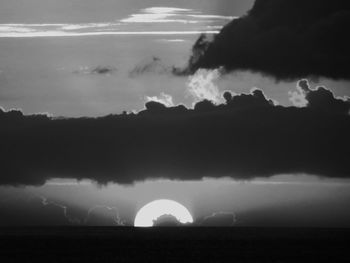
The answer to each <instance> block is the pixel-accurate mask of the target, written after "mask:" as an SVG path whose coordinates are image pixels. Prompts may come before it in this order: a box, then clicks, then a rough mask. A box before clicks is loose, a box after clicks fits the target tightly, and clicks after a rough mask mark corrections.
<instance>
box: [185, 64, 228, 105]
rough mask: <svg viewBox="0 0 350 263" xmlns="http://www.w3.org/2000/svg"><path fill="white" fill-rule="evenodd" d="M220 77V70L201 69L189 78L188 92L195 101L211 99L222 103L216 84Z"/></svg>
mask: <svg viewBox="0 0 350 263" xmlns="http://www.w3.org/2000/svg"><path fill="white" fill-rule="evenodd" d="M219 77H220V71H219V70H218V69H216V70H205V69H199V70H198V71H197V72H196V73H195V74H194V75H192V76H190V77H189V78H188V82H187V87H188V89H187V92H188V94H190V95H191V96H192V97H193V99H194V102H195V103H197V102H199V101H202V100H209V101H212V102H214V103H217V104H218V103H220V102H221V101H222V97H221V94H220V91H219V88H218V87H217V85H216V84H215V81H217V80H218V79H219Z"/></svg>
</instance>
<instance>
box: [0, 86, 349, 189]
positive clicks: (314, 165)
mask: <svg viewBox="0 0 350 263" xmlns="http://www.w3.org/2000/svg"><path fill="white" fill-rule="evenodd" d="M298 89H299V90H298V91H297V92H299V93H300V92H302V93H300V94H301V95H303V98H304V99H305V101H306V103H305V106H303V107H283V106H278V105H276V104H275V103H274V101H272V100H270V99H268V98H266V97H265V95H264V93H263V92H262V91H261V90H259V89H255V90H253V91H252V92H251V93H250V94H240V95H235V94H232V93H230V92H226V93H224V94H223V98H222V100H223V101H224V102H223V103H221V104H215V103H213V102H212V101H209V100H203V101H200V102H198V103H196V104H195V105H194V108H193V109H187V108H186V107H185V106H183V105H178V106H173V107H166V106H165V105H164V104H162V103H160V102H157V101H149V102H147V103H146V105H145V110H143V111H140V112H139V113H137V114H135V113H130V114H128V113H123V114H120V115H108V116H105V117H100V118H67V119H65V118H60V119H57V118H53V117H50V116H47V115H28V116H25V115H23V113H22V112H21V111H20V110H11V111H5V110H3V109H1V110H0V126H1V130H0V138H1V141H0V159H1V166H0V184H1V185H40V184H44V183H45V182H46V181H47V180H49V179H51V178H75V179H78V180H80V179H84V178H86V179H91V180H94V181H97V182H99V183H101V184H104V183H108V182H115V183H120V184H132V183H134V182H136V181H142V180H147V179H152V178H169V179H179V180H200V179H202V178H203V177H213V178H220V177H226V176H228V177H231V178H235V179H252V178H255V177H269V176H273V175H276V174H282V173H283V174H286V173H296V174H297V173H304V174H305V173H306V174H313V175H318V176H321V177H337V178H348V177H349V176H350V167H349V165H348V158H349V156H350V140H349V134H350V116H349V103H350V102H349V99H346V98H336V97H335V96H334V95H333V94H332V93H331V91H329V90H328V89H326V88H317V89H312V88H311V87H309V84H308V83H307V81H305V80H301V81H299V83H298Z"/></svg>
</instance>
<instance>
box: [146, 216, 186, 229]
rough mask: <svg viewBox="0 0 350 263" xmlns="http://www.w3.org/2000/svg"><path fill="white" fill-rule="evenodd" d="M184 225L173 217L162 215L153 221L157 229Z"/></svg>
mask: <svg viewBox="0 0 350 263" xmlns="http://www.w3.org/2000/svg"><path fill="white" fill-rule="evenodd" d="M182 225H183V224H182V223H181V222H180V221H179V220H178V219H177V218H176V217H175V216H173V215H162V216H160V217H158V218H157V219H155V220H153V226H155V227H178V226H182Z"/></svg>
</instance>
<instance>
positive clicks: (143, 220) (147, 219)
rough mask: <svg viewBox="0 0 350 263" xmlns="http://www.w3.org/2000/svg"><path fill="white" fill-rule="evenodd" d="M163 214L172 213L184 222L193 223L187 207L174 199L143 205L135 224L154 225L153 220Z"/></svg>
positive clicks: (141, 225) (140, 225)
mask: <svg viewBox="0 0 350 263" xmlns="http://www.w3.org/2000/svg"><path fill="white" fill-rule="evenodd" d="M162 215H172V216H174V217H176V219H177V220H178V221H179V222H180V223H182V224H187V223H193V218H192V215H191V214H190V212H189V211H188V210H187V208H186V207H184V206H183V205H181V204H180V203H178V202H175V201H172V200H165V199H163V200H155V201H153V202H150V203H148V204H147V205H145V206H144V207H142V208H141V209H140V210H139V211H138V213H137V214H136V217H135V222H134V226H136V227H152V226H153V222H154V221H155V220H157V218H159V217H161V216H162Z"/></svg>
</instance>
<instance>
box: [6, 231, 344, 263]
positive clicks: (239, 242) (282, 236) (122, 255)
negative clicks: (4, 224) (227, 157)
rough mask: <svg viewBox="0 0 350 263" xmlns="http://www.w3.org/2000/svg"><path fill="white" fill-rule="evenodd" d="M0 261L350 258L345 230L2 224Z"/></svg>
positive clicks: (245, 260) (300, 260)
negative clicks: (23, 225) (37, 226)
mask: <svg viewBox="0 0 350 263" xmlns="http://www.w3.org/2000/svg"><path fill="white" fill-rule="evenodd" d="M0 262H99V263H102V262H164V263H165V262H269V263H274V262H275V263H277V262H279V263H282V262H296V263H297V262H329V263H337V262H350V230H347V229H308V228H298V229H293V228H290V229H285V228H202V227H197V228H190V227H188V228H187V227H184V228H162V227H159V228H146V229H139V228H129V227H68V228H67V227H62V228H60V227H55V228H51V227H40V228H36V227H34V228H33V227H31V228H2V229H0Z"/></svg>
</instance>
